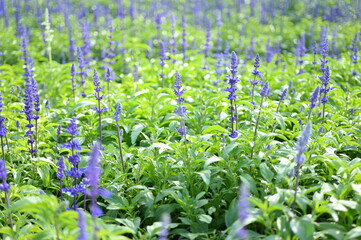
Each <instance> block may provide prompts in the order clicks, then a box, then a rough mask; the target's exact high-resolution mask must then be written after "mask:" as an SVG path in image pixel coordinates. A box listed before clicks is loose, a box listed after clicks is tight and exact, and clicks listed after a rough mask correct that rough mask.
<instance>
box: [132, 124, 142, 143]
mask: <svg viewBox="0 0 361 240" xmlns="http://www.w3.org/2000/svg"><path fill="white" fill-rule="evenodd" d="M143 129H144V126H143V125H142V124H137V125H135V126H134V127H133V130H132V134H131V140H132V144H134V143H135V141H137V138H138V136H139V134H140V132H141V131H142V130H143Z"/></svg>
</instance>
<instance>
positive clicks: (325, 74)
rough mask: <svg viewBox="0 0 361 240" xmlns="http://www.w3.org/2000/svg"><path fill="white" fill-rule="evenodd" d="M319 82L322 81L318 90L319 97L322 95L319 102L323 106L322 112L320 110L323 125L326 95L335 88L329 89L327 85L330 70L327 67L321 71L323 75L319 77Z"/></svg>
mask: <svg viewBox="0 0 361 240" xmlns="http://www.w3.org/2000/svg"><path fill="white" fill-rule="evenodd" d="M319 78H320V80H321V81H322V87H321V88H320V96H321V94H323V96H322V98H321V102H322V104H323V110H322V123H324V121H325V109H326V103H327V102H328V98H329V96H328V95H327V93H328V92H329V91H331V90H333V89H335V88H331V87H329V86H328V85H329V83H330V69H329V67H328V66H327V67H326V68H325V69H324V71H323V75H322V76H321V77H319Z"/></svg>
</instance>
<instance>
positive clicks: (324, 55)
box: [320, 36, 328, 72]
mask: <svg viewBox="0 0 361 240" xmlns="http://www.w3.org/2000/svg"><path fill="white" fill-rule="evenodd" d="M321 41H322V42H321V47H320V52H321V56H322V58H321V59H320V61H321V71H322V72H323V71H324V70H325V68H326V64H327V63H328V61H327V59H326V58H327V56H328V40H327V37H326V36H324V38H323V39H322V40H321Z"/></svg>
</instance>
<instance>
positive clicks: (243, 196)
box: [236, 184, 249, 239]
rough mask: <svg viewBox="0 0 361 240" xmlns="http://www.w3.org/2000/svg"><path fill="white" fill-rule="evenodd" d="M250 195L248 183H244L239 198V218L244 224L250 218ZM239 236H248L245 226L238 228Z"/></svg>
mask: <svg viewBox="0 0 361 240" xmlns="http://www.w3.org/2000/svg"><path fill="white" fill-rule="evenodd" d="M248 197H249V189H248V186H247V185H246V184H242V185H241V188H240V192H239V200H238V219H239V221H240V222H241V224H242V225H243V226H244V224H245V221H246V219H247V218H248V204H249V203H248ZM236 233H237V236H238V237H239V238H241V239H242V238H245V237H247V232H246V230H245V229H244V227H241V228H239V229H238V230H237V232H236Z"/></svg>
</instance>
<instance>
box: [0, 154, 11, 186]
mask: <svg viewBox="0 0 361 240" xmlns="http://www.w3.org/2000/svg"><path fill="white" fill-rule="evenodd" d="M6 177H7V172H6V166H5V161H4V160H2V159H0V179H1V180H2V183H1V184H0V191H3V192H8V191H9V189H10V184H9V183H7V181H6Z"/></svg>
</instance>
